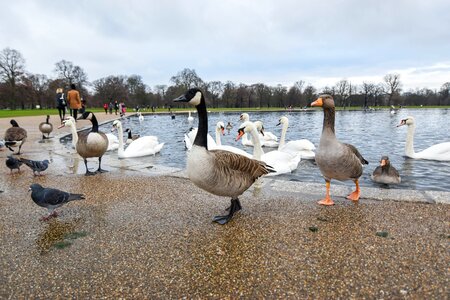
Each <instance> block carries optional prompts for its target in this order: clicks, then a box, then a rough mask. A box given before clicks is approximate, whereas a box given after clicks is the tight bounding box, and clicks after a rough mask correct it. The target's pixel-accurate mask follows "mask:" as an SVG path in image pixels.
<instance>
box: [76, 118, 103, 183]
mask: <svg viewBox="0 0 450 300" xmlns="http://www.w3.org/2000/svg"><path fill="white" fill-rule="evenodd" d="M77 120H90V121H91V123H92V129H91V131H89V132H78V141H77V144H76V150H77V152H78V154H79V155H80V156H81V157H82V158H83V159H84V165H85V166H86V174H85V175H86V176H89V175H95V174H97V173H105V172H108V171H106V170H103V169H102V157H103V154H105V152H106V150H107V149H108V138H107V137H106V134H104V133H103V132H101V131H99V130H98V121H97V118H96V117H95V115H94V114H93V113H92V112H90V111H85V112H84V113H83V114H82V115H81V116H80V117H79V118H78V119H77ZM73 128H74V127H73ZM73 130H75V128H74V129H73ZM72 136H73V131H72ZM89 157H98V169H97V171H96V172H91V171H89V169H88V166H87V158H89Z"/></svg>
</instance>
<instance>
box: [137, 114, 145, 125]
mask: <svg viewBox="0 0 450 300" xmlns="http://www.w3.org/2000/svg"><path fill="white" fill-rule="evenodd" d="M137 114H138V120H139V122H140V123H142V122H144V116H143V115H142V113H141V112H140V111H139V112H138V113H137Z"/></svg>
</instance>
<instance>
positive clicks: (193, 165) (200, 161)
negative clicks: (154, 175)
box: [174, 88, 273, 224]
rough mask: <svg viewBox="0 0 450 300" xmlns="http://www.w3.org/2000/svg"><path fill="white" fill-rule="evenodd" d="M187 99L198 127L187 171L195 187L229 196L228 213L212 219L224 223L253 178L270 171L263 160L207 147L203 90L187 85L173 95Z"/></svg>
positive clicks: (177, 99) (234, 209)
mask: <svg viewBox="0 0 450 300" xmlns="http://www.w3.org/2000/svg"><path fill="white" fill-rule="evenodd" d="M174 101H176V102H188V103H189V104H191V105H193V106H195V107H196V109H197V113H198V119H199V123H198V131H197V135H196V137H195V140H194V144H193V146H192V149H191V151H190V152H189V153H188V159H187V173H188V176H189V179H190V180H191V181H192V182H193V183H194V184H195V185H196V186H198V187H199V188H201V189H203V190H205V191H207V192H209V193H211V194H214V195H217V196H228V197H231V206H230V207H229V213H228V215H224V216H216V217H214V219H213V221H214V222H217V223H219V224H226V223H227V222H228V221H229V220H231V218H232V217H233V215H234V213H236V212H237V211H239V210H240V209H241V208H242V207H241V204H240V202H239V198H238V197H239V196H240V195H242V193H244V192H245V191H246V190H247V189H248V188H249V187H250V186H251V185H252V184H253V183H254V182H255V180H256V179H257V178H259V177H261V176H263V175H266V174H268V173H269V172H272V171H273V170H272V168H271V167H270V166H268V165H266V164H265V163H264V162H261V161H257V160H253V159H250V158H247V157H245V156H242V155H239V154H235V153H231V152H228V151H223V150H208V146H207V134H208V113H207V111H206V103H205V98H204V95H203V93H202V92H201V91H200V90H199V89H198V88H192V89H189V90H188V91H187V92H186V94H184V95H182V96H180V97H178V98H176V99H174Z"/></svg>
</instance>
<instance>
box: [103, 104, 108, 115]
mask: <svg viewBox="0 0 450 300" xmlns="http://www.w3.org/2000/svg"><path fill="white" fill-rule="evenodd" d="M103 109H104V110H105V114H108V103H105V104H103Z"/></svg>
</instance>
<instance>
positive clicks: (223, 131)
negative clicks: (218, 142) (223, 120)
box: [220, 127, 225, 135]
mask: <svg viewBox="0 0 450 300" xmlns="http://www.w3.org/2000/svg"><path fill="white" fill-rule="evenodd" d="M220 129H221V131H222V135H225V128H223V127H221V128H220Z"/></svg>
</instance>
